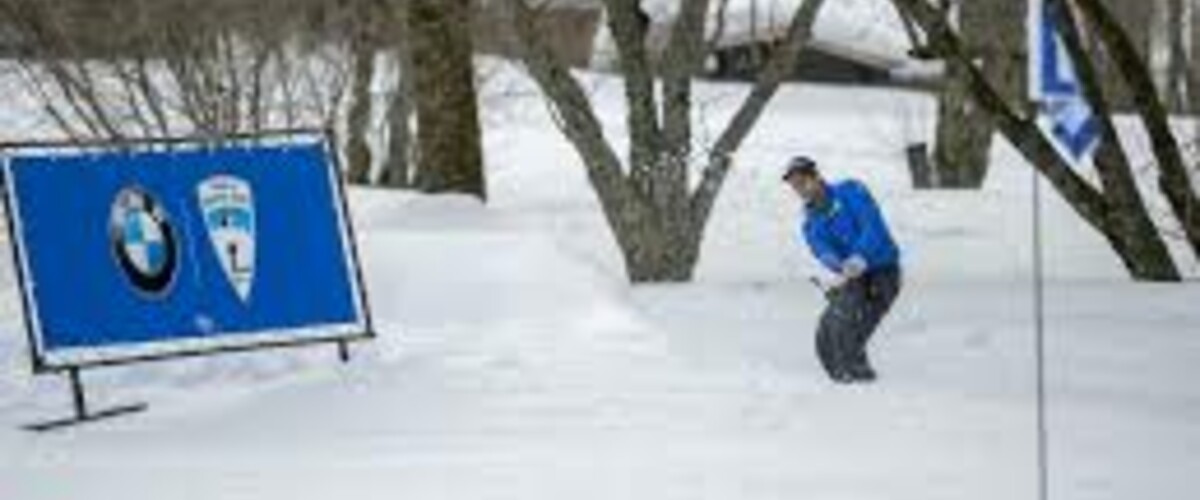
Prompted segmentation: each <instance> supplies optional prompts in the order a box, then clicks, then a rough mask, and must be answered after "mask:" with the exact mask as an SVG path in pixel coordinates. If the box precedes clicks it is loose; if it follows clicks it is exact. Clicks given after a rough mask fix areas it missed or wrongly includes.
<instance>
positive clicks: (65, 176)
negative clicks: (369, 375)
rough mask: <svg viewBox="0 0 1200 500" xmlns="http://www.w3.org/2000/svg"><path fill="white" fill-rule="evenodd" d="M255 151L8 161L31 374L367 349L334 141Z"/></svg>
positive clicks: (187, 149) (189, 149)
mask: <svg viewBox="0 0 1200 500" xmlns="http://www.w3.org/2000/svg"><path fill="white" fill-rule="evenodd" d="M256 144H258V145H251V144H250V143H245V144H241V145H239V144H236V143H235V144H232V145H229V146H222V147H216V148H214V147H212V146H207V145H202V144H171V145H170V146H169V147H167V146H165V145H145V146H144V147H142V150H140V151H138V150H136V148H137V146H136V145H134V147H135V150H129V149H118V148H85V149H72V148H53V149H52V148H45V147H43V148H24V149H16V150H10V151H8V152H7V153H6V155H5V158H4V176H5V179H6V183H7V187H8V190H7V195H8V196H7V203H8V209H9V218H10V221H11V223H12V224H13V226H12V228H11V229H12V234H13V235H14V237H15V240H16V241H15V243H16V249H17V251H18V254H19V259H18V265H19V266H20V267H21V274H22V277H23V279H22V282H23V293H24V294H25V300H26V305H27V310H28V316H29V317H28V321H29V325H30V333H31V335H30V337H31V339H30V340H31V343H32V344H33V345H32V348H33V351H34V356H35V361H36V365H37V366H39V367H41V368H58V367H64V366H78V365H87V364H95V363H111V362H121V361H124V360H134V359H142V358H147V357H165V356H171V355H176V354H181V353H188V354H192V353H202V352H207V351H209V350H217V349H231V348H250V347H254V346H259V345H277V344H288V343H298V342H303V341H316V340H340V339H345V338H350V337H359V336H364V335H367V334H369V320H368V318H367V314H366V307H365V304H364V296H363V293H362V284H361V283H360V281H359V276H360V273H359V270H358V262H357V259H356V257H355V253H354V247H353V245H352V239H351V238H352V235H351V232H350V228H349V225H348V223H347V214H346V213H345V212H344V207H345V204H344V202H343V199H342V191H341V187H340V184H339V182H340V181H339V177H338V172H337V169H336V166H335V165H334V164H333V163H332V162H331V159H330V155H329V152H328V150H327V145H326V141H325V139H324V138H323V137H322V136H319V135H305V136H288V137H286V138H283V139H280V140H278V141H276V142H275V143H273V144H267V145H262V143H256Z"/></svg>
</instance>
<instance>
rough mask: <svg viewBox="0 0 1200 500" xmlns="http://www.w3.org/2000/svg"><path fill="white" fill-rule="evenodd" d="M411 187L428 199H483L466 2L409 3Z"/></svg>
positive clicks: (427, 0)
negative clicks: (413, 119)
mask: <svg viewBox="0 0 1200 500" xmlns="http://www.w3.org/2000/svg"><path fill="white" fill-rule="evenodd" d="M408 8H409V19H410V20H411V21H412V23H411V25H410V28H411V34H412V41H413V69H414V70H415V75H414V77H415V80H414V82H413V85H414V89H415V95H416V101H417V106H416V107H417V142H418V143H420V145H421V155H420V159H419V161H420V164H419V167H418V170H417V176H416V184H417V187H418V188H419V189H421V190H423V191H426V192H431V193H465V194H471V195H474V196H476V197H478V198H479V199H481V200H486V199H487V187H486V183H485V179H484V175H483V152H482V149H481V145H480V130H479V112H478V103H477V102H476V93H475V72H474V64H473V63H472V46H471V31H470V30H469V29H467V28H466V27H468V26H470V9H471V1H470V0H412V1H411V2H410V3H409V6H408Z"/></svg>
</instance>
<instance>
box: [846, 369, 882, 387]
mask: <svg viewBox="0 0 1200 500" xmlns="http://www.w3.org/2000/svg"><path fill="white" fill-rule="evenodd" d="M847 374H848V375H849V376H850V381H851V382H859V383H871V382H874V381H875V379H876V378H878V376H877V375H876V374H875V370H874V369H873V368H871V366H870V365H855V366H852V367H850V370H848V371H847Z"/></svg>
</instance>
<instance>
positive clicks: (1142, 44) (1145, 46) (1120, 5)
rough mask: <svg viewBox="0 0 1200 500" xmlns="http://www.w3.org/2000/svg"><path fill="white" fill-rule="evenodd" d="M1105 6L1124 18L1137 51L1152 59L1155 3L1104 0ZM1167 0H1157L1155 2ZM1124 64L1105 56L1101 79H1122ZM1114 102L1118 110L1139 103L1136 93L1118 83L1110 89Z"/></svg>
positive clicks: (1132, 0)
mask: <svg viewBox="0 0 1200 500" xmlns="http://www.w3.org/2000/svg"><path fill="white" fill-rule="evenodd" d="M1101 1H1103V2H1104V6H1105V7H1107V8H1108V9H1109V12H1112V13H1113V14H1114V15H1115V16H1116V18H1117V19H1120V22H1121V27H1122V28H1123V29H1124V30H1125V32H1126V33H1128V35H1129V40H1130V43H1131V44H1133V47H1135V50H1136V51H1137V54H1138V58H1140V59H1141V60H1143V61H1148V60H1149V57H1150V54H1151V52H1152V51H1151V47H1152V42H1153V37H1152V36H1151V34H1152V33H1153V30H1154V11H1155V10H1156V9H1155V7H1154V6H1151V5H1147V4H1150V3H1152V2H1146V1H1145V0H1101ZM1161 1H1163V0H1154V3H1157V2H1161ZM1120 71H1121V67H1120V66H1119V65H1117V64H1116V63H1115V62H1112V61H1108V60H1105V61H1103V62H1101V64H1100V75H1101V81H1104V82H1116V81H1120V80H1121V75H1120ZM1109 90H1110V95H1111V97H1110V98H1109V100H1110V104H1111V105H1112V108H1113V110H1114V111H1117V112H1129V111H1132V110H1133V109H1134V107H1135V105H1134V102H1133V95H1132V94H1131V93H1130V92H1129V90H1128V89H1126V88H1125V87H1124V86H1121V85H1117V86H1113V87H1111V88H1110V89H1109Z"/></svg>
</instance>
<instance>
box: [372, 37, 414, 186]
mask: <svg viewBox="0 0 1200 500" xmlns="http://www.w3.org/2000/svg"><path fill="white" fill-rule="evenodd" d="M396 52H397V55H396V61H397V62H396V64H397V66H399V69H398V75H397V78H398V80H397V82H396V89H395V90H394V91H393V93H392V98H391V101H390V102H389V103H388V109H387V116H386V120H387V130H388V154H387V159H386V160H385V161H384V164H383V172H382V173H381V174H380V178H379V184H381V185H384V186H388V187H392V188H398V189H404V188H410V187H412V185H413V182H412V179H413V172H412V170H413V169H412V163H413V158H414V157H415V156H416V155H415V154H414V152H415V151H416V149H417V148H416V144H414V143H413V142H414V141H413V131H412V121H411V120H412V115H413V91H412V85H411V81H412V64H409V63H408V62H407V60H408V56H407V55H405V54H404V52H406V49H403V48H401V49H397V50H396Z"/></svg>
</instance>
